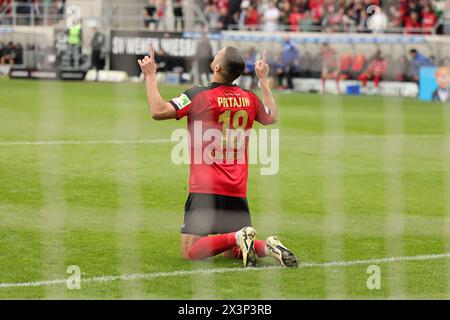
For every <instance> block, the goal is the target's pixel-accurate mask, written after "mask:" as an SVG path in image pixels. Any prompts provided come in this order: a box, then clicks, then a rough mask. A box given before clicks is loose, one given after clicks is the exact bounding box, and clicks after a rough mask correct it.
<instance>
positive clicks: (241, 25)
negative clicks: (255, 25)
mask: <svg viewBox="0 0 450 320" xmlns="http://www.w3.org/2000/svg"><path fill="white" fill-rule="evenodd" d="M249 6H250V0H243V1H241V9H240V10H241V12H240V13H239V19H238V24H239V30H245V16H246V15H247V11H248V7H249Z"/></svg>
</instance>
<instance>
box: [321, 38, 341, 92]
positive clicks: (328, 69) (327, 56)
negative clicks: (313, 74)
mask: <svg viewBox="0 0 450 320" xmlns="http://www.w3.org/2000/svg"><path fill="white" fill-rule="evenodd" d="M321 54H322V56H323V66H322V91H323V93H326V81H327V80H329V79H334V80H336V88H337V92H338V93H339V92H340V90H339V73H340V70H339V61H338V58H337V54H336V50H334V49H333V48H332V47H331V46H330V44H329V43H324V44H323V45H322V52H321Z"/></svg>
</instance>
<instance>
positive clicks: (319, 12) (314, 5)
mask: <svg viewBox="0 0 450 320" xmlns="http://www.w3.org/2000/svg"><path fill="white" fill-rule="evenodd" d="M309 10H310V11H311V18H312V22H313V25H314V26H320V25H321V24H322V18H323V15H324V13H325V12H324V0H310V1H309Z"/></svg>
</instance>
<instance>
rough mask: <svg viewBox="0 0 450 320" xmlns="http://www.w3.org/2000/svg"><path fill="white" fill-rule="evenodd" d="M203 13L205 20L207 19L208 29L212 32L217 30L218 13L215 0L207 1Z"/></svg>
mask: <svg viewBox="0 0 450 320" xmlns="http://www.w3.org/2000/svg"><path fill="white" fill-rule="evenodd" d="M204 12H205V15H206V18H207V19H208V22H209V27H210V28H211V29H212V30H219V29H220V27H219V19H220V12H219V7H218V5H217V0H207V3H206V6H205V11H204Z"/></svg>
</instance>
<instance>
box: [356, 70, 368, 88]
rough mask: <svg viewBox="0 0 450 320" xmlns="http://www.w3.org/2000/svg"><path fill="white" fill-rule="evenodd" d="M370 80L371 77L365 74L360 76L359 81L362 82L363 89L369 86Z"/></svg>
mask: <svg viewBox="0 0 450 320" xmlns="http://www.w3.org/2000/svg"><path fill="white" fill-rule="evenodd" d="M368 79H369V77H368V76H367V74H365V73H363V74H361V75H359V76H358V80H360V81H361V82H362V85H363V87H365V86H366V85H367V80H368Z"/></svg>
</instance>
